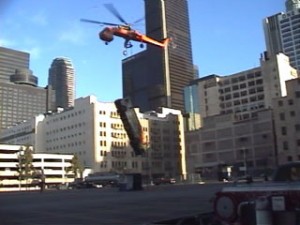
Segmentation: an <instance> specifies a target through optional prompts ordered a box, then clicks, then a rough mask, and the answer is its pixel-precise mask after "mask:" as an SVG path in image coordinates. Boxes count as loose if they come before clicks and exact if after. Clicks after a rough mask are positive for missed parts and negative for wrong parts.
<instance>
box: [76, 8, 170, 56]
mask: <svg viewBox="0 0 300 225" xmlns="http://www.w3.org/2000/svg"><path fill="white" fill-rule="evenodd" d="M104 6H105V7H106V8H107V9H108V10H109V11H110V12H111V13H112V14H114V15H115V16H116V17H117V18H118V19H119V20H120V21H121V22H122V23H123V24H116V23H107V22H99V21H95V20H90V19H81V21H82V22H88V23H95V24H99V25H108V27H105V28H104V29H103V30H102V31H100V33H99V38H100V39H101V40H103V41H104V42H105V44H108V43H109V42H111V41H112V40H113V39H114V36H118V37H122V38H124V39H125V42H124V47H125V48H126V49H127V48H131V47H132V46H133V45H132V44H131V42H130V41H131V40H132V41H137V42H141V44H140V47H143V44H142V43H147V44H151V45H154V46H158V47H161V48H164V47H166V46H167V45H168V43H169V40H170V39H169V38H165V39H164V40H162V41H158V40H155V39H153V38H150V37H148V36H146V35H144V34H141V33H139V32H138V31H136V30H134V29H132V28H131V25H130V24H129V23H127V22H126V21H125V20H124V19H123V17H122V16H121V15H120V14H119V12H118V11H117V10H116V9H115V8H114V6H113V5H112V4H105V5H104ZM139 21H140V20H137V21H136V22H135V23H137V22H139ZM126 54H127V53H126V50H125V51H124V55H126Z"/></svg>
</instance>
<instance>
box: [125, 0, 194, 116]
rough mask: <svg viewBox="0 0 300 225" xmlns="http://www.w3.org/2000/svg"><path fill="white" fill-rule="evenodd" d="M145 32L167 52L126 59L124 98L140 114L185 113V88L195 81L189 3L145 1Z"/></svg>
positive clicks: (150, 51) (151, 51)
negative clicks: (159, 110) (166, 110)
mask: <svg viewBox="0 0 300 225" xmlns="http://www.w3.org/2000/svg"><path fill="white" fill-rule="evenodd" d="M145 17H146V33H147V35H148V36H150V37H152V38H154V39H157V40H162V39H164V38H166V37H171V38H172V41H171V43H170V46H169V47H167V48H166V49H162V48H158V47H156V46H148V47H147V50H145V51H144V52H141V53H139V54H136V55H133V56H131V57H129V58H126V59H124V60H123V97H129V98H130V99H131V101H132V103H133V105H135V106H137V107H139V108H140V109H141V111H149V110H156V109H157V108H158V107H167V108H173V109H177V110H184V97H183V88H184V86H186V85H187V84H188V83H189V82H190V81H191V80H193V79H194V74H195V71H194V67H193V62H192V48H191V36H190V25H189V16H188V3H187V1H186V0H173V1H166V0H145Z"/></svg>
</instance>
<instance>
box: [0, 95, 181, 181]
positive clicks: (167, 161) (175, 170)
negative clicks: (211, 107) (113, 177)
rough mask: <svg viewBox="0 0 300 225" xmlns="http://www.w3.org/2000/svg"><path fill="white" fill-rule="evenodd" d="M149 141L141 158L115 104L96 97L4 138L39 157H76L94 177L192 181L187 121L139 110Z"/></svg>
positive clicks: (164, 111)
mask: <svg viewBox="0 0 300 225" xmlns="http://www.w3.org/2000/svg"><path fill="white" fill-rule="evenodd" d="M135 110H136V113H137V116H138V118H139V120H140V123H141V125H142V127H143V131H144V132H145V136H146V138H147V140H148V141H147V143H148V144H147V146H146V152H145V154H144V155H141V156H136V155H135V154H134V151H133V149H132V148H131V147H130V143H129V139H128V137H127V134H126V131H125V129H124V127H123V124H122V121H121V119H120V117H119V115H118V113H117V110H116V107H115V105H114V103H111V102H108V103H107V102H98V101H97V99H96V97H94V96H88V97H86V98H79V99H76V101H75V105H74V107H73V108H69V109H68V110H61V111H57V112H55V113H51V114H49V115H40V116H39V117H35V119H34V120H33V121H27V122H24V123H23V124H19V125H17V126H15V127H12V128H10V129H7V130H6V131H5V132H4V133H2V135H1V137H0V140H1V141H3V142H4V141H5V143H18V144H32V145H33V146H34V148H35V151H36V152H37V153H39V152H40V153H49V154H56V153H61V154H76V155H77V156H78V157H79V159H80V161H81V164H82V165H83V166H84V167H85V168H88V169H91V171H92V172H117V173H130V172H131V173H141V174H142V175H143V176H144V177H147V178H149V177H150V176H152V177H155V176H174V177H176V178H180V179H181V178H184V177H185V176H186V169H185V168H186V165H185V145H184V125H183V116H182V114H181V112H180V111H178V110H173V109H172V110H171V109H166V108H161V109H160V111H158V112H155V113H141V112H140V111H139V109H135Z"/></svg>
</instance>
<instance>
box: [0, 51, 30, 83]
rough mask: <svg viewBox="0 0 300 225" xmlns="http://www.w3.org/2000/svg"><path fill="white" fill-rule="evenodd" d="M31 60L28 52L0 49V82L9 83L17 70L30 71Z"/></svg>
mask: <svg viewBox="0 0 300 225" xmlns="http://www.w3.org/2000/svg"><path fill="white" fill-rule="evenodd" d="M29 60H30V55H29V53H27V52H21V51H17V50H14V49H9V48H4V47H0V82H1V83H2V82H9V81H10V76H11V75H12V74H14V73H15V70H16V69H29Z"/></svg>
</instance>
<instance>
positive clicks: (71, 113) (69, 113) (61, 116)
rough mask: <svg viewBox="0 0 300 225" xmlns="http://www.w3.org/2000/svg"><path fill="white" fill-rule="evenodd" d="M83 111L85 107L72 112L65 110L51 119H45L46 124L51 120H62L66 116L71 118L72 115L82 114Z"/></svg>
mask: <svg viewBox="0 0 300 225" xmlns="http://www.w3.org/2000/svg"><path fill="white" fill-rule="evenodd" d="M84 113H85V109H83V110H78V111H74V112H68V111H66V112H63V113H62V114H63V115H59V116H58V117H56V118H52V119H51V120H49V121H47V122H46V124H47V125H48V124H50V123H51V122H59V121H62V120H66V119H68V118H73V117H76V116H79V115H81V114H84Z"/></svg>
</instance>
